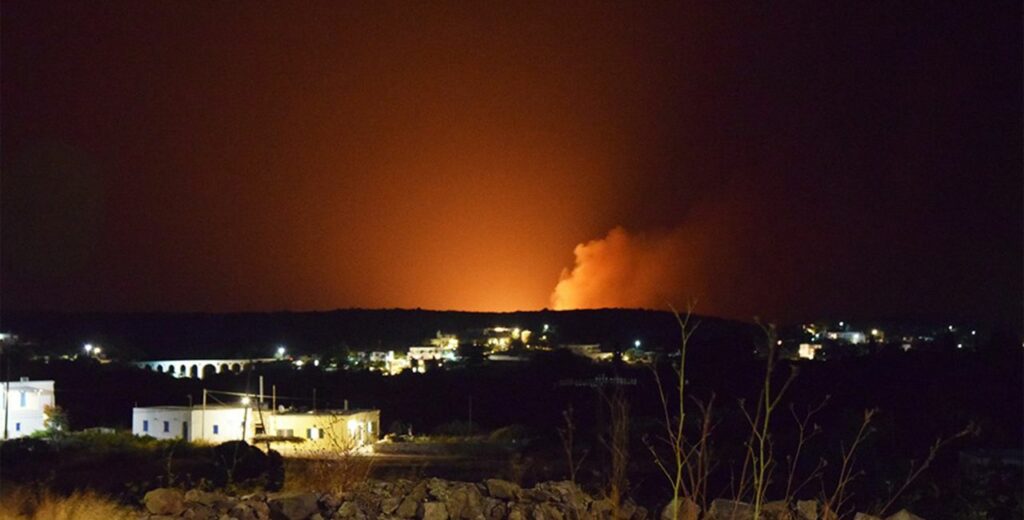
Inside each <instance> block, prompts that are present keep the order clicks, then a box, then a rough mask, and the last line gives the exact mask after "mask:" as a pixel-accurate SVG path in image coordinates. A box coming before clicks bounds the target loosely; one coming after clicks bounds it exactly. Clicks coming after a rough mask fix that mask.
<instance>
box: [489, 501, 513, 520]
mask: <svg viewBox="0 0 1024 520" xmlns="http://www.w3.org/2000/svg"><path fill="white" fill-rule="evenodd" d="M483 512H484V516H485V517H486V518H487V519H488V520H503V519H504V518H505V513H507V512H508V511H507V508H506V507H505V503H504V502H502V501H501V500H498V499H497V498H491V497H484V499H483Z"/></svg>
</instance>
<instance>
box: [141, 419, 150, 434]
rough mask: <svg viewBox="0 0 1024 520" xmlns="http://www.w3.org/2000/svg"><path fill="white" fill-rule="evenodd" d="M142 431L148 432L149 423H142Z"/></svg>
mask: <svg viewBox="0 0 1024 520" xmlns="http://www.w3.org/2000/svg"><path fill="white" fill-rule="evenodd" d="M142 431H144V432H148V431H149V421H142Z"/></svg>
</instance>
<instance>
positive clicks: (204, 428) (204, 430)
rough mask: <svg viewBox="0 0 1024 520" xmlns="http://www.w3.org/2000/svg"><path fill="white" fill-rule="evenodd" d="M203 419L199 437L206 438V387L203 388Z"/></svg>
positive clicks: (200, 424)
mask: <svg viewBox="0 0 1024 520" xmlns="http://www.w3.org/2000/svg"><path fill="white" fill-rule="evenodd" d="M201 417H202V420H201V421H200V423H199V428H200V429H199V438H200V439H204V440H205V439H206V389H205V388H204V389H203V413H202V416H201Z"/></svg>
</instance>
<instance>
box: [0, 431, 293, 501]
mask: <svg viewBox="0 0 1024 520" xmlns="http://www.w3.org/2000/svg"><path fill="white" fill-rule="evenodd" d="M0 469H2V473H0V475H2V479H3V482H5V483H16V484H29V485H34V486H40V487H43V488H45V489H47V490H50V491H54V492H57V493H60V494H65V495H66V494H70V493H72V492H73V491H76V490H80V489H89V490H91V491H97V492H100V493H102V494H104V495H108V496H112V497H116V498H118V499H120V500H122V501H124V502H128V503H132V502H137V501H138V500H139V499H141V498H142V496H143V495H144V494H145V492H146V491H148V490H150V489H153V488H156V487H161V486H183V487H189V488H191V487H196V488H208V489H212V488H221V489H223V488H230V489H236V490H246V489H271V490H273V489H280V488H281V486H282V484H283V483H284V464H283V461H282V459H281V457H280V455H278V454H277V453H276V452H273V451H272V452H270V453H269V454H266V453H264V452H262V451H260V450H259V449H257V448H254V447H252V446H249V445H248V444H246V443H244V442H241V441H236V442H226V443H223V444H220V445H217V446H210V445H198V444H191V443H187V442H183V441H161V440H156V439H153V438H152V437H134V436H132V435H130V434H128V433H125V432H121V433H99V432H79V433H73V434H67V435H61V436H59V437H56V438H49V439H42V438H34V437H25V438H20V439H14V440H10V441H6V442H4V443H3V444H0Z"/></svg>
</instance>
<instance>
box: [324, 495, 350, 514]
mask: <svg viewBox="0 0 1024 520" xmlns="http://www.w3.org/2000/svg"><path fill="white" fill-rule="evenodd" d="M343 502H344V499H343V498H342V497H341V494H335V493H324V494H323V495H320V505H321V506H322V507H323V508H324V509H326V510H328V511H337V510H338V508H339V507H341V504H342V503H343Z"/></svg>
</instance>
